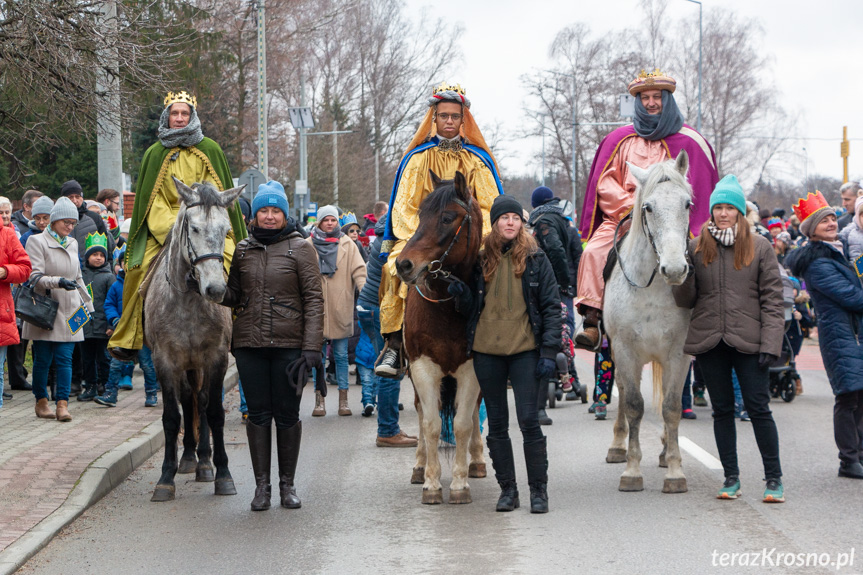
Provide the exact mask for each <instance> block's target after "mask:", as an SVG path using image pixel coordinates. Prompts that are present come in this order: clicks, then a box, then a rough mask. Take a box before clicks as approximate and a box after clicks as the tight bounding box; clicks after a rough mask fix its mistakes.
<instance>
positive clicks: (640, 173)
mask: <svg viewBox="0 0 863 575" xmlns="http://www.w3.org/2000/svg"><path fill="white" fill-rule="evenodd" d="M626 165H627V166H629V173H631V174H632V175H633V176H635V179H636V180H638V183H639V185H642V186H643V185H644V182H646V181H647V170H645V169H642V168H639V167H638V166H636V165H635V164H630V163H629V162H626Z"/></svg>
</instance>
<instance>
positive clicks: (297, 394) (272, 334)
mask: <svg viewBox="0 0 863 575" xmlns="http://www.w3.org/2000/svg"><path fill="white" fill-rule="evenodd" d="M252 213H253V214H254V219H253V220H252V221H251V222H250V223H249V237H248V238H246V239H245V240H243V241H242V242H240V243H239V244H238V245H237V249H236V251H235V252H234V259H233V261H232V262H231V274H230V276H229V278H228V288H227V291H226V292H225V298H224V300H222V305H226V306H229V307H232V308H234V310H235V312H236V314H237V315H236V319H235V320H234V330H233V342H232V350H233V353H234V357H235V358H236V359H237V371H239V373H240V379H241V380H242V382H243V391H244V393H245V396H246V404H247V405H248V408H249V421H248V425H247V426H246V434H247V435H248V439H249V451H250V452H251V458H252V470H253V471H254V473H255V484H256V487H255V497H254V499H253V500H252V511H262V510H264V509H269V508H270V452H271V449H272V424H273V420H275V422H276V444H277V446H276V451H277V454H278V460H279V492H280V496H281V504H282V507H287V508H288V509H296V508H298V507H300V505H301V504H300V499H299V498H298V497H297V492H296V490H295V488H294V473H295V471H296V469H297V458H298V457H299V454H300V439H301V437H302V422H300V398H301V394H302V387H301V386H302V383H304V378H303V381H300V382H298V383H297V387H296V388H295V387H292V386H291V385H290V383H289V379H288V374H287V369H288V366H289V365H290V364H292V363H294V362H295V361H298V360H300V361H305V362H306V364H307V365H316V364H317V365H319V364H320V362H321V344H322V342H323V317H324V299H323V295H322V294H321V280H320V277H319V275H318V262H317V259H316V258H315V250H314V248H313V247H312V246H310V245H309V244H308V243H307V242H305V241H303V236H302V235H301V234H300V233H299V232H298V231H297V229H296V224H295V222H294V220H293V219H292V218H289V217H288V200H287V197H286V196H285V191H284V188H283V187H282V185H281V184H279V183H278V182H275V181H270V182H267V183H266V184H261V186H260V187H259V188H258V193H257V195H256V196H255V199H254V201H253V202H252Z"/></svg>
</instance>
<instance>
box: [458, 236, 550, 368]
mask: <svg viewBox="0 0 863 575" xmlns="http://www.w3.org/2000/svg"><path fill="white" fill-rule="evenodd" d="M521 288H522V293H524V297H525V302H524V303H525V305H527V313H528V316H529V319H530V327H531V329H532V330H533V336H534V338H535V339H536V348H537V349H538V350H539V352H540V355H541V356H542V357H546V358H549V359H554V358H555V357H556V356H557V352H559V351H560V332H561V329H562V325H563V324H562V319H561V314H560V292H559V291H558V289H557V281H555V278H554V270H552V269H551V264H550V263H549V261H548V257H547V256H546V255H545V253H543V252H542V251H541V250H537V251H535V252H534V253H532V254H531V255H529V256H528V258H527V268H526V269H525V270H524V275H522V276H521ZM484 305H485V279H484V278H483V275H482V267H481V265H480V264H477V266H476V269H474V273H473V277H472V278H471V285H470V286H468V289H466V290H465V292H464V293H463V294H462V295H461V296H459V297H458V298H457V299H456V310H457V311H458V312H459V313H460V314H462V315H463V316H465V317H467V318H468V325H467V349H468V354H470V353H471V352H472V351H473V339H474V336H475V335H476V326H477V324H478V323H479V316H480V313H482V309H483V307H484Z"/></svg>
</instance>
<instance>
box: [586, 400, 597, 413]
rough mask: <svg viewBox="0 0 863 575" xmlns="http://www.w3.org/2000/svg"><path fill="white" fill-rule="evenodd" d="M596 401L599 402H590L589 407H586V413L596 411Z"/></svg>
mask: <svg viewBox="0 0 863 575" xmlns="http://www.w3.org/2000/svg"><path fill="white" fill-rule="evenodd" d="M597 403H599V402H597V401H594V402H593V403H592V404H590V407H588V408H587V412H588V413H596V404H597Z"/></svg>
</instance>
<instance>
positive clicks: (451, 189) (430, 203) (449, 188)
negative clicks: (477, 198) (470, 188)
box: [420, 180, 459, 217]
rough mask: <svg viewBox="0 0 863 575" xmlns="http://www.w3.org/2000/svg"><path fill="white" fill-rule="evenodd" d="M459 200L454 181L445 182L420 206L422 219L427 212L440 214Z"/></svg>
mask: <svg viewBox="0 0 863 575" xmlns="http://www.w3.org/2000/svg"><path fill="white" fill-rule="evenodd" d="M457 199H459V198H458V192H456V189H455V183H454V182H453V180H443V181H441V183H440V185H438V187H436V188H435V189H434V191H432V193H430V194H429V195H428V196H426V198H425V199H424V200H423V201H422V203H421V204H420V217H422V215H423V214H424V213H425V212H430V213H432V214H439V213H441V212H442V211H444V210H445V209H446V207H447V206H448V205H449V204H451V203H452V202H454V201H455V200H457Z"/></svg>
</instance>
